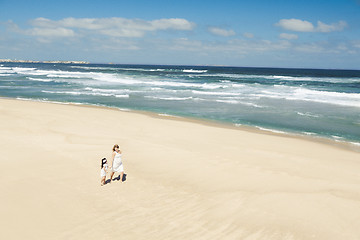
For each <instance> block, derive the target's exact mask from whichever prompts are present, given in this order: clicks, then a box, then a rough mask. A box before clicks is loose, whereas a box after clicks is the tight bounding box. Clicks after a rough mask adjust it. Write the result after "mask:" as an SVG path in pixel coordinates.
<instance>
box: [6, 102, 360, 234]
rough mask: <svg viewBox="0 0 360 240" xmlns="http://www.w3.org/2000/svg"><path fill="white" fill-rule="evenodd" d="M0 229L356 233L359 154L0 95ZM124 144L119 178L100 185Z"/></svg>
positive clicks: (299, 140)
mask: <svg viewBox="0 0 360 240" xmlns="http://www.w3.org/2000/svg"><path fill="white" fill-rule="evenodd" d="M0 128H1V134H0V147H1V156H0V179H1V183H2V184H1V185H0V193H1V198H0V199H1V200H0V216H1V217H0V224H1V226H2V227H1V230H0V239H172V240H176V239H182V240H183V239H207V240H208V239H277V240H278V239H326V240H331V239H334V240H335V239H336V240H338V239H360V229H359V226H360V154H359V153H358V152H355V151H351V150H347V149H345V148H343V147H342V146H337V145H336V144H334V145H330V144H325V143H322V142H316V141H310V140H307V139H303V138H295V137H290V136H280V135H278V136H277V135H269V134H264V133H261V132H254V131H248V130H241V129H240V130H236V129H232V128H228V127H225V126H224V127H221V126H218V125H216V124H212V125H211V124H202V123H200V122H195V121H188V120H184V119H181V118H166V117H164V118H159V117H155V115H149V114H140V113H135V112H122V111H118V110H114V109H106V108H97V107H86V106H73V105H61V104H52V103H40V102H30V101H20V100H8V99H1V100H0ZM115 143H118V144H119V145H120V148H121V149H122V151H123V161H124V166H125V172H126V173H127V176H126V181H125V182H123V183H121V182H120V181H113V182H112V183H111V184H106V185H105V186H103V187H101V186H100V175H99V174H100V159H101V158H102V157H107V158H110V156H111V148H112V146H113V144H115Z"/></svg>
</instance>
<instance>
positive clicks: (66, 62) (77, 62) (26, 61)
mask: <svg viewBox="0 0 360 240" xmlns="http://www.w3.org/2000/svg"><path fill="white" fill-rule="evenodd" d="M0 62H3V63H4V62H5V63H65V64H73V63H75V64H90V62H86V61H33V60H12V59H0Z"/></svg>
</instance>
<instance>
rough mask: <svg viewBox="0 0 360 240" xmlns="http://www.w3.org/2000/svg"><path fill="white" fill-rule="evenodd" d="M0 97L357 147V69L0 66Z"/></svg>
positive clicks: (359, 91) (359, 132)
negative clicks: (214, 123)
mask: <svg viewBox="0 0 360 240" xmlns="http://www.w3.org/2000/svg"><path fill="white" fill-rule="evenodd" d="M0 96H1V97H7V98H16V99H26V100H35V101H48V102H60V103H75V104H86V105H97V106H106V107H113V108H119V109H122V110H141V111H149V112H155V113H158V114H160V115H172V116H180V117H190V118H197V119H202V120H211V121H218V122H222V123H227V124H232V125H234V126H252V127H255V128H259V129H262V130H264V131H272V132H279V133H284V134H295V135H306V136H313V137H319V138H328V139H333V140H335V141H341V142H347V143H351V144H353V145H357V146H360V71H359V70H321V69H281V68H244V67H216V66H168V65H165V66H161V65H115V64H51V63H0ZM98 117H99V118H101V116H98Z"/></svg>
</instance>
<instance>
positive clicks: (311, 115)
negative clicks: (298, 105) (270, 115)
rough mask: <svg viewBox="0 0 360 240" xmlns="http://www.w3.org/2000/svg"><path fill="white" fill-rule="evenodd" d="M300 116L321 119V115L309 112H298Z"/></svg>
mask: <svg viewBox="0 0 360 240" xmlns="http://www.w3.org/2000/svg"><path fill="white" fill-rule="evenodd" d="M296 113H297V114H298V115H300V116H305V117H314V118H318V117H320V116H319V115H316V114H311V113H309V112H306V113H303V112H296Z"/></svg>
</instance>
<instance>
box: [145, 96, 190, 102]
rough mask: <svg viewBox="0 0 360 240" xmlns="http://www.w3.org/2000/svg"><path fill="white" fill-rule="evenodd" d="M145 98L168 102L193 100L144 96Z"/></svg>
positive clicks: (188, 98)
mask: <svg viewBox="0 0 360 240" xmlns="http://www.w3.org/2000/svg"><path fill="white" fill-rule="evenodd" d="M144 97H145V98H152V99H159V100H166V101H184V100H191V99H193V98H192V97H156V96H144Z"/></svg>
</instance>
